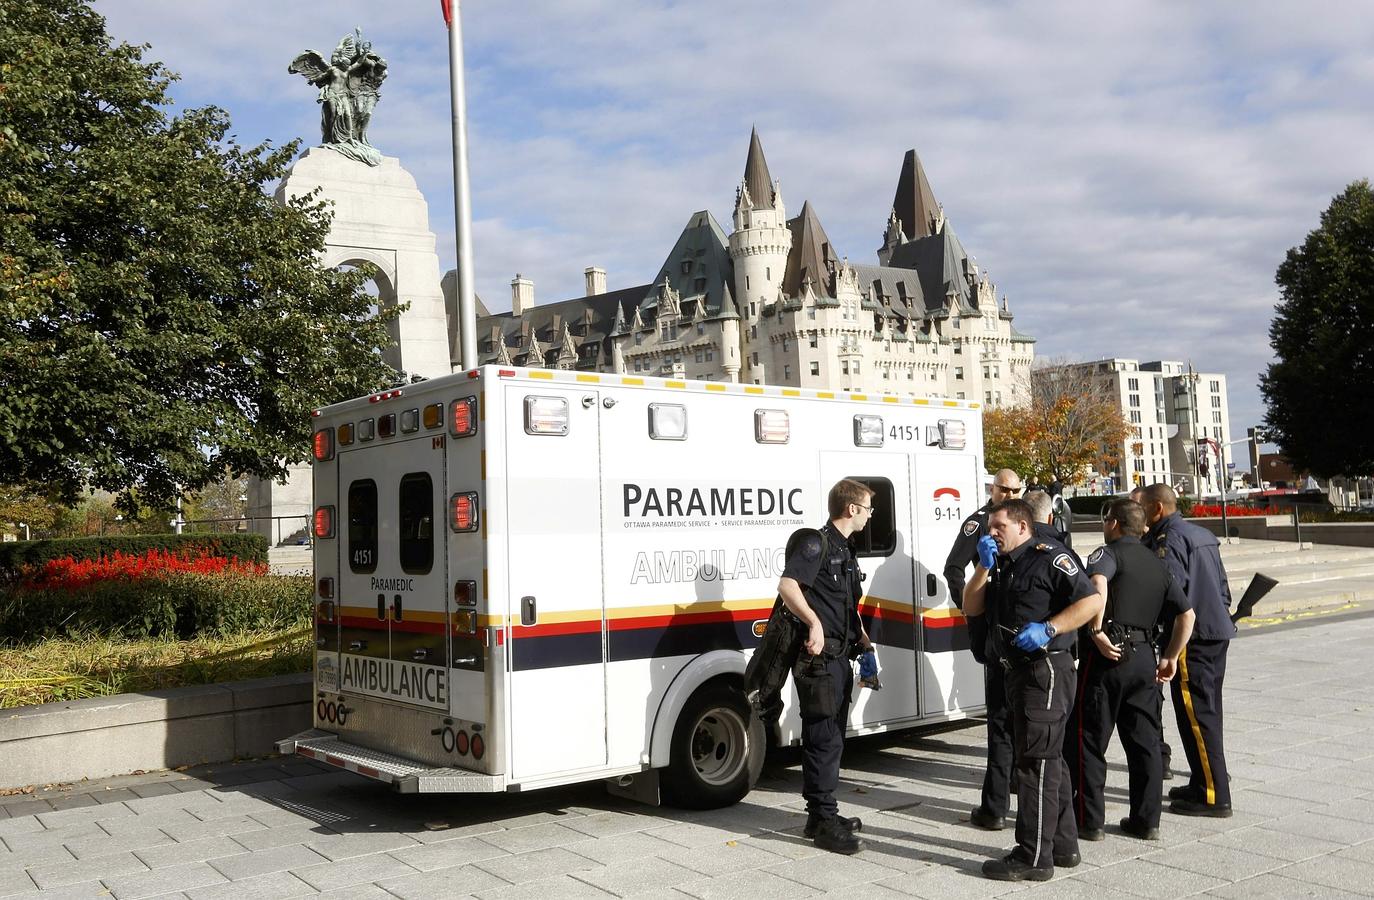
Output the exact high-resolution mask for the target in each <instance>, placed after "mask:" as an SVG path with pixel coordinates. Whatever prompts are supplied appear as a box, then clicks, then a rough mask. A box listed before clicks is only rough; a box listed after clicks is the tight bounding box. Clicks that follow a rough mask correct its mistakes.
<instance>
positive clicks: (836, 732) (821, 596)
mask: <svg viewBox="0 0 1374 900" xmlns="http://www.w3.org/2000/svg"><path fill="white" fill-rule="evenodd" d="M828 507H829V513H830V521H829V522H827V523H826V524H825V526H824V527H823V528H821V529H820V531H818V532H814V533H812V534H809V535H806V536H805V537H803V538H802V539H801V540H799V541H797V544H796V546H795V547H794V548H793V550H792V553H791V554H790V555H789V556H788V557H787V562H786V566H785V568H784V569H783V573H782V579H781V580H780V581H779V582H778V594H779V595H780V596H781V597H782V600H783V602H784V603H785V604H787V608H788V609H789V610H791V611H792V613H793V615H795V616H796V617H797V618H798V619H800V620H801V622H802V625H803V627H804V628H805V629H806V638H805V640H804V641H803V644H802V653H801V657H800V659H798V660H797V664H796V666H795V667H794V668H793V670H792V678H793V680H794V682H795V683H796V688H797V699H798V701H799V705H800V707H801V717H802V797H804V798H805V799H806V814H807V816H806V828H805V831H804V832H803V833H804V834H805V835H806V836H807V837H809V838H814V839H815V842H816V846H817V847H820V848H821V849H822V850H830V851H832V852H834V853H858V852H859V851H860V850H862V849H863V842H862V841H860V840H859V839H858V838H857V837H856V836H855V832H857V831H859V830H860V829H861V828H862V824H861V823H860V821H859V820H858V819H857V818H846V817H842V816H840V815H839V806H838V804H837V803H836V802H835V789H836V788H837V787H839V783H840V755H841V753H842V752H843V751H844V732H845V724H846V722H847V721H848V718H849V698H850V693H851V691H852V690H853V686H854V670H853V668H852V666H851V664H850V662H849V648H850V645H851V644H853V643H857V644H858V645H859V646H860V647H862V648H863V649H865V650H866V649H868V648H869V647H871V646H872V645H871V644H870V643H869V640H868V634H867V632H865V631H864V627H863V621H862V620H861V619H860V618H859V599H860V597H862V596H863V587H862V583H861V581H860V576H859V567H858V562H857V561H856V560H855V558H854V551H853V550H852V549H851V548H850V545H849V537H850V535H852V534H854V533H856V532H858V531H862V530H863V528H864V526H865V525H867V524H868V520H869V518H870V517H871V516H872V515H873V492H872V491H871V490H870V489H869V488H868V487H867V486H866V485H863V484H860V483H859V482H857V481H851V480H849V479H844V480H843V481H840V482H837V483H836V484H835V486H834V487H833V488H831V489H830V496H829V499H828Z"/></svg>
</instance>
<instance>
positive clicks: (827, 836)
mask: <svg viewBox="0 0 1374 900" xmlns="http://www.w3.org/2000/svg"><path fill="white" fill-rule="evenodd" d="M815 843H816V846H817V847H820V848H821V849H822V850H829V851H830V852H831V853H843V854H845V855H846V856H848V855H849V854H851V853H858V852H859V851H860V850H862V849H863V848H864V842H863V841H861V840H859V839H858V838H856V837H855V836H854V832H852V831H850V830H849V829H848V828H845V827H844V825H843V824H841V821H840V817H839V816H832V817H831V818H828V819H822V820H821V823H820V824H819V825H818V826H816V838H815Z"/></svg>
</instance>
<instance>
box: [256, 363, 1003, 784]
mask: <svg viewBox="0 0 1374 900" xmlns="http://www.w3.org/2000/svg"><path fill="white" fill-rule="evenodd" d="M981 447H982V431H981V418H980V415H979V412H978V409H977V404H971V403H965V402H963V401H952V400H926V399H911V398H898V397H894V396H872V397H867V396H864V395H861V394H849V393H839V394H836V393H829V392H823V391H810V390H798V389H791V388H782V387H764V386H754V385H742V384H725V383H719V382H705V381H672V380H662V379H656V378H641V377H630V376H621V375H595V374H587V373H577V372H562V371H547V370H523V369H504V368H496V367H492V366H486V367H482V368H479V369H475V370H473V371H471V372H466V373H458V374H455V375H451V376H446V377H443V378H437V379H434V380H431V381H425V382H422V383H419V384H413V385H408V386H406V387H402V388H397V389H395V390H390V391H386V392H383V393H380V394H376V395H374V396H371V397H363V398H360V399H357V400H352V401H348V402H345V403H339V404H336V405H334V406H331V407H328V408H326V409H323V410H320V411H319V412H318V413H317V414H316V418H315V435H314V479H315V485H314V487H315V504H316V505H315V512H314V519H313V522H312V528H313V533H314V538H315V576H316V597H315V638H316V641H315V643H316V657H315V675H316V688H317V702H316V704H315V710H314V717H315V722H314V724H315V727H314V729H312V730H310V731H307V732H305V733H302V734H298V735H296V736H294V737H291V738H288V739H285V740H283V741H281V742H280V743H279V744H278V746H279V748H280V749H281V750H282V752H285V753H292V752H294V753H298V754H301V755H304V756H307V757H310V758H312V759H317V760H320V761H322V762H326V763H329V764H332V765H335V766H339V767H342V768H346V769H349V770H351V771H354V772H358V773H361V774H363V775H366V776H369V777H371V778H375V779H379V780H382V781H387V782H390V783H392V784H393V785H395V786H396V787H397V788H398V789H399V790H401V791H406V792H429V791H515V790H528V789H531V788H537V787H543V786H549V785H557V784H565V783H570V782H577V781H586V780H591V779H607V780H608V783H609V784H610V785H611V786H612V789H613V790H617V791H618V792H621V793H626V794H629V795H632V796H636V797H639V798H641V799H646V800H650V801H657V800H658V799H659V795H660V788H661V790H662V794H663V796H664V797H666V799H668V800H670V801H672V802H675V803H678V804H681V805H686V806H698V807H711V806H721V805H726V804H729V803H733V802H735V801H737V800H738V799H739V798H741V797H742V796H744V795H745V794H746V793H747V792H748V790H749V788H750V787H751V786H752V784H753V782H754V780H755V779H756V778H757V777H758V772H759V769H760V767H761V766H762V761H763V752H764V744H765V742H766V740H767V739H766V738H765V734H764V728H763V726H762V725H761V724H760V723H759V722H758V719H757V717H756V716H755V715H753V714H752V712H751V710H750V707H749V705H748V704H747V703H746V701H745V699H744V696H743V693H742V689H741V685H742V681H743V672H744V668H745V663H746V661H747V657H748V654H749V653H750V652H751V651H752V649H753V648H754V647H755V646H757V644H758V641H759V637H758V636H759V634H761V632H762V629H763V625H764V623H765V622H766V620H767V618H768V614H769V611H770V609H771V607H772V605H773V600H774V596H775V590H776V587H777V582H778V578H779V576H780V575H781V574H782V569H783V562H784V560H783V548H784V547H785V545H786V543H787V539H788V536H789V535H791V533H792V532H793V531H794V530H796V529H797V528H801V527H813V528H815V527H819V526H820V525H822V524H823V523H824V522H825V520H826V509H825V499H826V493H827V491H828V490H829V488H830V486H831V485H832V484H833V483H834V482H836V481H838V480H839V479H841V478H854V479H857V480H859V481H862V482H863V483H865V484H867V485H868V486H870V487H871V488H873V490H874V492H875V496H874V515H873V519H872V522H871V524H870V525H869V527H868V528H867V529H866V530H865V531H864V532H863V533H862V534H860V535H859V536H858V543H857V553H858V557H859V562H860V564H861V566H862V567H863V570H864V572H865V574H866V582H865V591H866V596H865V597H864V600H863V605H862V614H863V616H864V618H865V620H866V622H867V628H868V633H869V634H870V635H871V637H872V639H873V641H874V643H875V644H876V646H877V653H878V659H879V662H880V664H881V666H882V676H883V677H882V681H883V686H884V688H883V690H882V691H880V692H873V691H868V690H864V691H859V692H857V693H856V695H855V702H854V704H853V707H852V711H851V713H850V723H849V724H850V731H851V733H853V734H864V733H870V732H878V731H884V730H888V729H891V728H898V727H907V726H912V725H916V724H919V723H928V722H937V721H945V720H949V719H955V718H962V717H964V716H966V715H968V714H969V713H970V712H971V711H976V710H978V709H980V708H981V707H982V706H983V678H982V672H981V669H980V667H979V666H978V665H977V664H976V663H975V662H974V660H973V658H972V656H971V655H970V654H969V652H968V633H967V630H966V628H965V624H964V621H963V618H962V617H961V616H960V615H959V614H958V610H956V609H955V608H954V607H953V605H952V604H951V602H950V599H949V596H948V591H947V588H946V586H945V584H944V581H943V579H942V578H941V577H940V576H939V575H938V574H937V573H938V572H940V570H941V568H942V565H943V562H944V558H945V554H946V553H947V551H948V550H949V546H950V544H951V542H952V541H953V539H954V533H955V529H957V528H958V526H959V523H960V522H962V521H963V519H964V518H965V517H966V516H968V514H969V513H971V512H972V511H973V510H974V508H975V507H977V506H978V505H979V504H980V503H981V499H980V498H981V490H980V480H979V479H980V473H981V472H982V458H981ZM789 692H790V688H789ZM799 727H800V721H799V719H798V717H797V713H796V711H795V698H792V697H789V700H788V703H787V706H786V707H785V710H784V714H783V716H782V719H781V721H780V722H779V723H778V727H777V729H776V734H773V735H771V736H770V737H771V739H772V740H775V741H777V742H779V743H782V744H788V743H795V742H797V741H798V740H799V739H800V731H799Z"/></svg>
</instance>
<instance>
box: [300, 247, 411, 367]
mask: <svg viewBox="0 0 1374 900" xmlns="http://www.w3.org/2000/svg"><path fill="white" fill-rule="evenodd" d="M320 262H321V264H322V265H324V266H326V267H327V268H330V269H338V268H341V267H343V266H354V267H357V266H360V265H363V264H366V265H370V266H371V267H372V271H373V273H374V274H373V276H372V278H371V279H370V280H371V281H372V283H373V284H375V285H376V286H377V305H378V306H379V307H382V308H383V309H387V308H392V307H395V306H396V304H397V303H398V302H399V298H398V297H397V294H396V252H395V251H394V250H380V249H375V248H372V247H345V246H335V245H333V244H326V245H325V248H324V258H323V259H321V260H320ZM386 327H387V334H388V335H389V336H390V338H391V343H390V345H389V346H388V347H387V348H386V349H385V350H384V351H383V352H382V358H383V359H384V360H386V362H387V364H388V365H391V366H393V367H395V368H397V369H401V368H404V366H403V365H402V363H403V362H404V354H403V353H402V347H401V320H400V318H399V317H397V318H394V319H392V320H391V321H390V322H387V323H386Z"/></svg>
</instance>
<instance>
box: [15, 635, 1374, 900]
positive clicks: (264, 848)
mask: <svg viewBox="0 0 1374 900" xmlns="http://www.w3.org/2000/svg"><path fill="white" fill-rule="evenodd" d="M1371 647H1374V615H1370V614H1366V613H1362V612H1355V613H1348V612H1347V613H1343V614H1337V615H1325V616H1323V615H1310V616H1299V617H1296V620H1295V621H1292V622H1287V623H1282V624H1266V626H1265V627H1262V628H1256V629H1253V630H1250V631H1248V632H1247V633H1245V634H1244V636H1243V637H1242V638H1241V639H1240V640H1238V641H1237V642H1236V644H1235V645H1234V646H1233V648H1232V650H1231V655H1230V673H1229V676H1228V678H1227V683H1226V689H1227V693H1226V725H1227V733H1226V734H1227V756H1228V763H1229V766H1230V770H1231V773H1232V777H1233V782H1232V786H1233V792H1234V801H1235V809H1236V814H1235V816H1234V817H1233V818H1231V819H1186V818H1180V817H1178V816H1175V815H1172V814H1170V813H1168V812H1165V814H1164V822H1163V828H1162V831H1163V839H1162V840H1161V841H1159V842H1156V843H1146V842H1142V841H1138V840H1135V839H1133V838H1129V837H1126V836H1124V835H1122V834H1121V833H1120V832H1119V831H1116V830H1115V826H1114V825H1111V824H1109V828H1108V832H1109V833H1108V836H1107V839H1106V840H1105V841H1104V842H1102V843H1093V844H1090V843H1084V844H1083V845H1082V851H1083V864H1082V865H1081V866H1079V867H1078V868H1076V869H1060V870H1059V872H1058V874H1057V876H1056V877H1055V879H1054V880H1053V881H1051V882H1049V883H1047V884H1038V885H1018V884H1002V883H997V882H991V881H986V880H984V879H983V878H981V877H980V876H979V875H978V874H977V873H978V868H979V865H980V864H981V863H982V861H983V860H984V859H987V858H989V857H992V856H996V855H1000V854H1001V853H1002V852H1003V851H1004V849H1005V848H1006V847H1008V846H1010V844H1011V833H1010V831H1004V832H998V833H991V832H985V831H980V830H978V829H976V828H973V827H971V826H970V825H969V822H968V813H969V810H970V808H971V807H972V806H973V805H974V804H975V803H976V802H977V799H978V792H977V784H978V783H979V781H980V780H981V761H982V739H983V729H982V728H981V727H965V728H959V729H955V730H949V731H944V732H941V733H934V734H931V733H927V734H924V735H913V734H909V733H908V734H899V735H888V736H879V737H875V738H870V739H864V740H856V741H852V742H851V744H850V748H849V750H848V751H847V753H846V763H847V766H846V768H845V769H844V772H843V776H842V777H843V782H842V785H841V793H840V797H841V811H842V812H843V813H844V814H846V815H859V816H861V817H862V818H863V820H864V838H865V840H866V842H867V845H868V849H867V850H865V851H864V852H863V853H860V854H859V855H857V856H853V857H841V856H835V855H832V854H827V853H822V852H820V851H818V850H816V849H815V848H814V847H813V846H812V845H811V843H810V842H809V841H805V840H803V839H802V838H801V837H800V835H799V832H800V830H801V827H802V824H803V822H804V819H805V817H804V815H803V814H802V813H801V812H800V811H799V810H800V798H799V796H798V790H799V786H800V779H801V776H800V765H799V760H798V756H797V754H796V751H787V752H782V753H779V754H776V755H775V756H774V757H772V758H771V759H770V761H769V765H768V767H767V768H766V769H765V772H764V777H763V780H762V781H761V783H760V784H759V786H758V789H756V790H755V791H754V792H753V793H752V794H750V796H749V797H748V798H746V800H745V802H743V803H740V804H739V805H737V806H735V807H732V808H730V809H725V810H717V811H713V812H701V813H696V812H683V811H679V810H674V809H667V808H664V809H651V808H647V807H642V806H637V805H635V804H633V803H630V802H627V801H620V800H616V799H614V798H611V797H609V796H607V795H606V794H605V793H604V792H603V791H602V790H601V788H600V786H599V785H583V786H578V787H573V788H563V789H557V790H548V791H541V792H535V793H530V794H514V795H507V796H496V797H456V796H447V797H444V796H422V797H416V796H401V795H397V794H394V793H391V792H390V791H389V790H388V789H386V788H384V787H382V786H380V785H377V784H375V783H372V782H369V781H365V780H363V779H361V778H358V777H356V776H353V775H349V774H347V773H342V772H338V771H335V770H332V769H331V770H325V769H322V768H321V767H319V766H316V765H315V764H313V763H308V762H304V761H297V760H294V759H268V760H259V761H252V762H245V763H239V764H236V765H227V766H217V767H208V768H204V769H198V770H196V769H193V770H189V771H186V772H170V773H165V772H164V773H151V774H147V775H134V776H126V777H121V778H113V779H106V780H103V781H99V782H88V783H82V784H78V785H70V786H62V787H54V788H49V789H46V790H44V789H40V790H38V791H37V792H35V793H34V794H32V795H17V796H9V797H3V798H0V897H5V898H21V897H42V898H44V900H52V898H58V897H110V896H113V897H114V898H116V900H133V898H140V897H153V896H184V897H189V898H193V900H219V898H226V900H227V898H233V900H252V898H277V897H296V896H317V895H324V896H330V897H360V898H362V897H378V898H387V897H401V898H417V900H418V898H424V900H432V898H442V897H452V896H464V895H469V894H471V895H476V896H478V897H492V898H496V897H537V898H541V900H553V898H560V897H605V896H612V895H613V896H636V897H639V896H652V897H675V898H684V897H701V898H709V897H747V898H750V900H761V898H765V897H800V896H808V895H812V894H822V893H832V892H833V893H844V894H847V895H848V896H850V897H854V898H863V900H876V898H880V897H888V896H892V897H895V896H915V897H927V898H963V897H996V896H1003V895H1006V894H1012V893H1021V892H1025V893H1026V894H1027V896H1033V897H1037V898H1050V897H1056V898H1058V897H1064V898H1067V897H1085V898H1104V900H1108V898H1126V897H1148V898H1168V897H1183V896H1193V895H1202V896H1209V897H1232V898H1245V900H1258V898H1263V897H1284V898H1287V897H1356V896H1364V897H1368V896H1374V741H1371V736H1372V735H1374V700H1371V698H1370V691H1371V684H1374V658H1372V657H1374V655H1372V654H1371V653H1370V652H1369V651H1370V648H1371ZM1167 710H1168V708H1167V706H1166V712H1167ZM1171 724H1172V723H1171ZM1125 781H1126V775H1125V770H1124V763H1123V758H1122V757H1121V756H1120V754H1119V753H1118V755H1117V756H1116V758H1115V765H1114V767H1113V769H1112V773H1111V776H1110V779H1109V785H1108V800H1109V805H1108V810H1107V821H1108V823H1115V822H1116V821H1117V820H1118V819H1119V818H1120V817H1121V816H1122V815H1124V814H1125V805H1124V804H1125ZM1170 783H1172V784H1177V783H1179V782H1178V781H1174V782H1170ZM1166 784H1167V783H1166Z"/></svg>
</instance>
